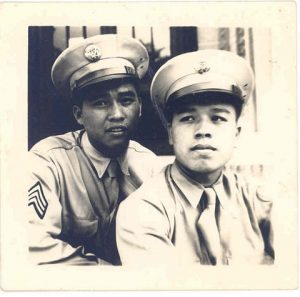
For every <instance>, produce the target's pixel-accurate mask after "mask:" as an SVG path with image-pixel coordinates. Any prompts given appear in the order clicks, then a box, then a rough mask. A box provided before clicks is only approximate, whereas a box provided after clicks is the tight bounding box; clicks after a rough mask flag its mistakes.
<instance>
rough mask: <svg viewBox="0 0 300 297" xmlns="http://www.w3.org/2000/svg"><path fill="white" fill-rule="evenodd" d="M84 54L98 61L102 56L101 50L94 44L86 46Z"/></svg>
mask: <svg viewBox="0 0 300 297" xmlns="http://www.w3.org/2000/svg"><path fill="white" fill-rule="evenodd" d="M84 56H85V57H86V58H87V59H88V60H89V61H91V62H97V61H99V60H100V58H101V50H100V48H99V47H97V46H96V45H94V44H90V45H88V46H87V47H86V48H85V51H84Z"/></svg>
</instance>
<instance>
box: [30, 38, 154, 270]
mask: <svg viewBox="0 0 300 297" xmlns="http://www.w3.org/2000/svg"><path fill="white" fill-rule="evenodd" d="M148 62H149V57H148V53H147V51H146V49H145V47H144V46H143V45H142V44H141V43H140V42H139V41H137V40H135V39H133V38H129V37H124V36H120V35H114V34H112V35H111V34H107V35H99V36H93V37H90V38H87V39H84V40H83V41H81V42H79V43H78V44H76V45H74V46H72V47H69V48H67V49H66V50H65V51H63V52H62V53H61V55H60V56H59V57H58V58H57V60H56V61H55V63H54V65H53V67H52V81H53V83H54V86H55V87H56V88H57V90H58V91H59V92H60V93H61V95H62V98H69V99H70V102H71V104H72V106H73V114H74V117H75V119H76V121H77V122H78V123H79V124H80V125H82V126H83V128H84V129H82V130H78V131H74V132H69V133H66V134H63V135H57V136H51V137H48V138H46V139H43V140H41V141H40V142H38V143H37V144H35V145H34V147H33V148H32V149H31V150H30V152H29V165H30V169H29V171H30V174H29V182H28V183H29V188H28V189H29V190H28V212H29V227H30V229H29V236H30V238H29V251H30V256H31V259H32V260H33V262H34V263H36V264H57V263H65V264H78V265H90V264H91V265H92V264H109V263H110V264H120V259H119V255H118V252H117V249H116V240H115V218H116V213H117V210H118V206H119V203H120V202H121V201H122V200H123V199H125V198H126V197H127V196H128V195H129V194H130V193H131V192H133V191H134V190H136V189H137V188H138V187H139V186H140V185H141V183H142V182H143V181H144V180H145V179H147V178H148V177H150V176H152V175H153V174H154V173H155V172H156V171H158V170H159V165H158V162H157V157H156V156H155V155H154V154H153V153H152V152H151V151H149V150H148V149H147V148H145V147H143V146H142V145H140V144H139V143H137V142H135V141H132V140H130V137H131V135H132V132H133V130H134V129H135V128H136V126H137V123H138V120H139V117H140V115H141V99H140V97H139V88H138V85H139V80H140V79H141V78H142V77H143V76H144V74H145V73H146V71H147V67H148Z"/></svg>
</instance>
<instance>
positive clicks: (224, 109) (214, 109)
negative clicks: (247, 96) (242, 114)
mask: <svg viewBox="0 0 300 297" xmlns="http://www.w3.org/2000/svg"><path fill="white" fill-rule="evenodd" d="M211 111H213V112H225V113H228V114H230V113H231V112H230V111H229V110H228V109H226V108H219V107H216V108H212V109H211Z"/></svg>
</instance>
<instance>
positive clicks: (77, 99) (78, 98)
mask: <svg viewBox="0 0 300 297" xmlns="http://www.w3.org/2000/svg"><path fill="white" fill-rule="evenodd" d="M126 83H132V84H133V85H134V87H135V89H136V92H137V94H138V96H139V94H140V84H139V80H138V78H136V77H124V78H117V79H113V78H112V79H109V80H105V81H103V82H99V83H95V84H91V85H88V86H86V87H83V88H80V89H74V91H73V92H72V95H71V103H72V105H77V106H79V107H80V108H82V102H83V101H84V100H85V99H87V98H90V96H91V94H94V93H95V92H97V91H100V90H101V89H103V88H104V87H105V88H113V87H116V86H117V85H121V84H126Z"/></svg>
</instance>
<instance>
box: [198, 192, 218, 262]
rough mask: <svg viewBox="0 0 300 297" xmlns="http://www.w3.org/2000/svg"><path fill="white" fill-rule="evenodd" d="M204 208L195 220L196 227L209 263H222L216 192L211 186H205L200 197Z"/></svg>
mask: <svg viewBox="0 0 300 297" xmlns="http://www.w3.org/2000/svg"><path fill="white" fill-rule="evenodd" d="M201 200H203V201H204V203H205V206H204V207H205V208H204V210H203V211H202V213H201V214H200V217H199V219H198V221H197V227H198V229H199V231H200V234H201V235H202V237H203V241H204V244H205V246H206V249H207V253H208V257H209V259H210V262H211V264H213V265H216V264H221V263H222V256H221V255H222V249H221V244H220V236H219V230H218V227H217V223H216V217H215V209H216V193H215V191H214V189H212V188H205V190H204V192H203V196H202V199H201Z"/></svg>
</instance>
